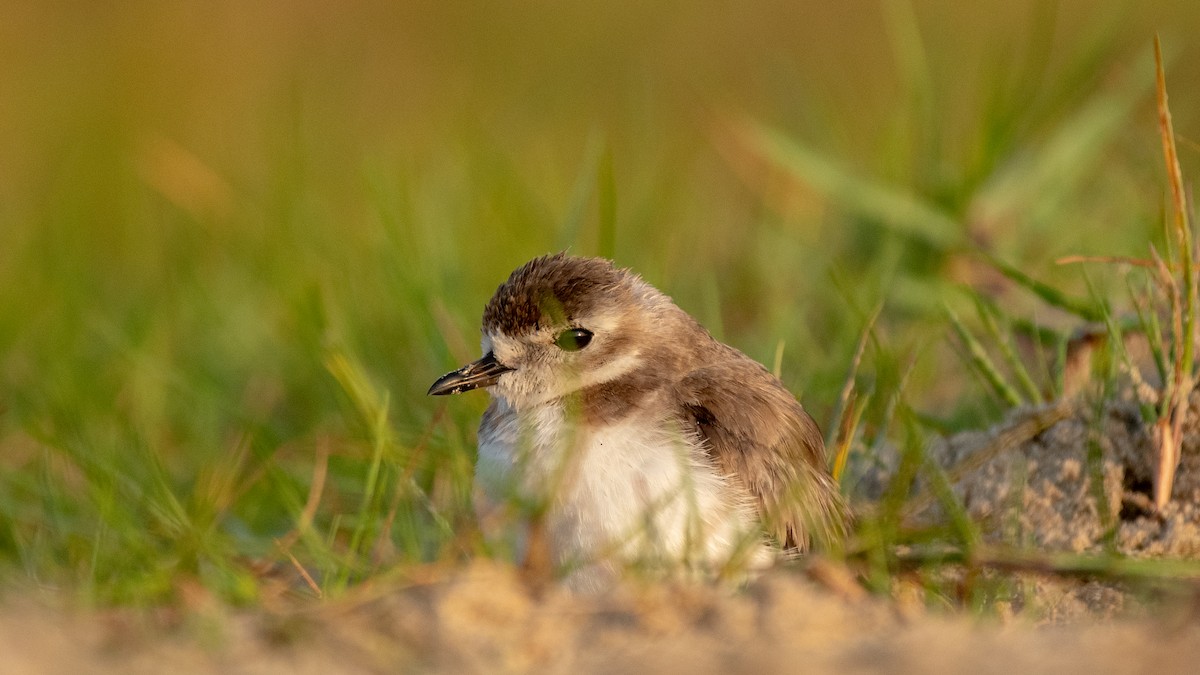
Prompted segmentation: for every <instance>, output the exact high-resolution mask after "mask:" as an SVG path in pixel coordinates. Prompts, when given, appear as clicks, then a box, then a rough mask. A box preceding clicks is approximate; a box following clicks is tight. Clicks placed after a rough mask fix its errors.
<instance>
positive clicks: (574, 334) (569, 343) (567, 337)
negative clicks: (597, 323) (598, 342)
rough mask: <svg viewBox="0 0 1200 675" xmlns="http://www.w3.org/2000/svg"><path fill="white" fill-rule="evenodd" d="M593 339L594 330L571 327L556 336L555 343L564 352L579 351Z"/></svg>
mask: <svg viewBox="0 0 1200 675" xmlns="http://www.w3.org/2000/svg"><path fill="white" fill-rule="evenodd" d="M591 341H592V331H590V330H588V329H586V328H569V329H567V330H564V331H563V332H561V333H559V334H558V335H557V336H555V338H554V344H556V345H558V348H559V349H561V350H563V351H564V352H577V351H579V350H580V349H583V348H584V347H586V346H588V343H589V342H591Z"/></svg>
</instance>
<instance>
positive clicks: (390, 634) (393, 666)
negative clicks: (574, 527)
mask: <svg viewBox="0 0 1200 675" xmlns="http://www.w3.org/2000/svg"><path fill="white" fill-rule="evenodd" d="M164 624H165V627H164ZM0 653H2V654H3V655H4V656H3V659H2V661H0V671H3V672H5V673H10V672H11V673H82V672H92V673H200V672H221V673H284V672H287V673H329V672H347V673H396V672H445V673H494V672H546V673H568V672H593V673H626V672H661V673H675V672H680V673H684V672H686V673H763V672H838V673H858V672H890V673H939V672H971V673H1012V672H1053V673H1085V672H1087V673H1097V672H1102V673H1142V672H1154V673H1184V672H1195V667H1196V666H1195V664H1196V663H1200V623H1198V622H1197V621H1196V620H1195V618H1194V616H1189V614H1188V613H1187V612H1181V611H1178V608H1176V611H1172V612H1168V613H1166V614H1165V615H1163V616H1159V617H1155V618H1141V619H1138V620H1120V619H1119V620H1115V621H1106V622H1101V623H1096V622H1086V621H1085V622H1083V623H1075V624H1069V625H1049V626H1046V625H1043V626H1034V625H1031V624H1028V623H1023V622H1021V621H1014V622H1011V623H1008V624H1002V623H1000V622H998V621H995V620H991V621H981V620H977V619H971V618H968V617H964V616H961V615H960V616H944V615H937V614H933V613H928V612H925V611H920V610H916V611H914V610H909V611H902V610H901V609H900V605H898V604H896V603H894V602H886V601H883V600H879V599H877V598H858V599H848V598H846V597H843V596H839V595H838V594H835V593H833V592H831V591H829V590H828V589H827V588H823V587H819V586H818V585H816V584H814V583H813V582H812V581H810V580H807V579H805V578H804V577H803V576H802V575H799V574H796V573H794V572H791V573H789V572H787V571H783V572H777V573H773V574H770V575H768V576H767V577H765V578H763V579H760V580H759V581H757V582H755V583H754V584H753V585H752V586H751V587H750V588H748V589H746V590H744V591H742V592H738V593H731V592H729V591H727V590H719V589H715V588H711V587H694V586H693V587H667V586H656V587H648V588H638V589H632V588H625V589H620V590H618V591H615V592H613V593H611V594H608V595H604V596H600V597H591V598H579V597H571V596H568V595H566V594H564V593H561V592H557V591H550V592H548V593H547V594H546V595H544V596H542V597H540V598H538V599H534V597H533V596H532V595H531V594H530V593H529V592H528V590H527V589H526V587H525V585H524V584H523V583H521V581H520V580H519V579H518V577H517V576H516V575H515V574H513V573H512V571H511V570H509V569H506V568H503V567H499V566H493V565H490V564H485V563H478V564H475V565H472V566H470V567H468V568H466V569H464V570H460V571H459V572H458V573H456V574H454V575H453V576H452V577H450V578H448V579H444V580H441V581H438V582H432V583H421V584H412V585H409V586H407V587H404V588H399V589H396V588H393V589H392V590H390V591H388V592H386V593H379V594H378V596H377V597H374V598H367V597H358V598H354V599H353V600H346V601H339V602H338V603H336V604H331V605H323V606H320V607H317V608H314V609H313V610H311V611H307V612H305V611H301V612H295V613H286V614H265V613H261V612H260V613H255V614H245V615H238V614H214V615H196V616H191V617H190V618H188V619H186V620H185V621H184V622H183V623H176V622H174V621H171V620H164V618H163V617H161V616H158V617H156V616H154V615H153V614H145V613H133V612H104V613H78V612H67V611H62V610H52V609H49V608H47V607H46V606H44V605H31V604H22V603H15V604H14V603H10V604H9V606H8V609H7V610H6V611H5V612H4V613H3V614H0Z"/></svg>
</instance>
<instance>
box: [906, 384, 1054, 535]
mask: <svg viewBox="0 0 1200 675" xmlns="http://www.w3.org/2000/svg"><path fill="white" fill-rule="evenodd" d="M1074 409H1075V406H1074V404H1073V403H1071V402H1070V401H1059V402H1057V403H1055V404H1053V405H1051V406H1048V407H1045V408H1040V409H1037V410H1035V411H1033V412H1031V413H1029V414H1028V415H1024V416H1022V417H1021V419H1019V420H1017V421H1016V422H1014V423H1012V424H1010V425H1009V426H1007V427H1005V428H1004V429H1002V430H1001V431H1000V432H998V433H997V434H996V435H995V436H993V437H992V440H991V441H989V442H988V444H987V445H985V446H984V447H982V448H980V449H979V450H978V451H976V452H974V453H973V454H971V456H969V457H967V458H966V459H964V460H963V461H961V462H959V463H958V464H956V465H955V466H953V467H951V468H950V469H949V470H947V471H946V479H947V481H948V482H949V483H950V484H951V485H954V484H956V483H958V481H960V480H962V479H963V477H964V476H966V475H967V474H969V473H971V472H972V471H974V470H976V469H978V468H979V467H981V466H983V465H984V464H987V463H988V462H990V461H992V460H993V459H995V458H996V457H999V456H1000V455H1001V454H1003V453H1005V452H1007V451H1009V450H1012V449H1013V448H1017V447H1020V446H1021V445H1022V444H1024V443H1025V442H1026V441H1028V440H1029V439H1031V438H1033V437H1034V436H1037V435H1038V434H1040V433H1042V432H1043V431H1045V430H1047V429H1049V428H1050V427H1052V426H1054V425H1055V424H1058V423H1059V422H1061V421H1063V420H1065V419H1066V418H1068V417H1070V416H1071V413H1072V412H1074ZM934 499H935V496H934V495H933V494H931V493H930V492H929V491H928V490H923V491H922V492H921V493H919V494H917V495H916V496H915V497H913V498H912V499H910V500H909V502H908V504H906V505H905V509H904V511H905V516H906V517H911V516H915V515H917V514H918V513H920V512H921V511H924V510H925V509H926V508H928V507H929V506H930V505H931V504H932V503H933V501H934Z"/></svg>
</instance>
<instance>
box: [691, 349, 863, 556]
mask: <svg viewBox="0 0 1200 675" xmlns="http://www.w3.org/2000/svg"><path fill="white" fill-rule="evenodd" d="M731 351H732V350H731ZM677 393H678V395H679V400H681V401H682V402H683V408H682V410H681V411H680V414H681V415H682V416H683V419H684V421H685V423H690V424H694V425H695V428H696V429H697V430H698V431H699V433H700V435H701V437H702V438H703V439H704V441H705V443H706V444H707V446H708V450H709V452H710V453H711V455H712V457H713V459H714V461H715V462H716V464H717V465H718V466H719V467H720V468H721V469H722V470H723V471H725V472H726V473H727V474H728V475H730V476H732V477H734V478H735V479H736V481H737V482H738V483H740V485H741V487H743V488H744V489H745V490H746V491H747V492H749V493H750V495H751V496H752V497H753V498H754V500H755V501H756V503H757V506H758V510H759V515H760V517H761V518H762V522H763V526H764V527H765V528H766V530H767V532H768V533H769V534H771V535H773V536H774V537H775V538H777V539H778V540H779V542H780V544H782V545H783V546H784V547H785V548H795V549H799V550H805V549H807V548H808V546H809V545H810V543H814V542H815V543H817V544H820V545H823V546H828V545H829V544H831V543H833V542H836V541H839V540H841V539H842V538H843V537H844V536H845V532H846V509H845V506H844V504H843V501H842V497H841V494H840V493H839V492H838V488H837V484H836V483H835V482H834V481H833V478H832V477H831V476H830V475H829V472H828V470H827V468H826V464H825V461H826V460H825V444H824V442H823V441H822V440H821V432H820V430H819V429H818V428H817V424H816V422H814V421H813V419H812V417H810V416H809V415H808V413H807V412H805V411H804V408H803V407H801V406H800V404H799V403H798V402H797V401H796V398H795V397H794V396H792V394H791V392H789V391H788V390H787V389H786V388H785V387H784V386H783V384H782V383H780V382H779V380H778V379H776V378H775V377H774V376H773V375H771V374H770V373H769V372H767V370H766V369H765V368H763V367H762V366H761V365H759V364H758V363H756V362H754V361H753V360H751V359H750V358H748V357H746V356H743V355H742V354H741V353H738V352H735V353H734V354H731V358H729V359H727V360H723V361H721V362H719V363H716V364H714V365H710V366H706V367H704V368H701V369H698V370H695V371H693V372H692V373H691V374H689V375H688V376H687V377H685V378H684V379H683V380H681V381H680V382H679V384H678V392H677Z"/></svg>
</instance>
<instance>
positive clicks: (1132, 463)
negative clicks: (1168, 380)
mask: <svg viewBox="0 0 1200 675" xmlns="http://www.w3.org/2000/svg"><path fill="white" fill-rule="evenodd" d="M1193 405H1195V406H1200V398H1196V399H1194V400H1193ZM1198 419H1200V418H1198ZM926 451H927V453H928V457H929V458H930V459H932V460H934V461H935V462H936V463H937V464H938V465H939V466H941V467H942V468H943V469H944V471H945V475H946V476H947V477H948V478H949V479H950V482H951V484H952V486H953V491H954V494H955V495H957V497H958V499H959V502H960V503H961V505H962V506H963V507H965V510H966V511H967V512H968V513H969V514H970V515H971V516H972V517H973V519H974V520H975V521H976V522H977V523H978V524H979V527H980V533H981V534H982V536H983V538H984V541H985V544H996V545H999V544H1003V543H1007V544H1014V543H1015V544H1021V545H1024V546H1025V547H1026V550H1034V551H1040V552H1045V553H1046V554H1047V555H1049V554H1052V553H1054V552H1061V553H1063V554H1067V555H1070V554H1073V553H1090V552H1096V553H1100V552H1108V553H1113V552H1115V553H1119V554H1122V555H1123V556H1124V558H1125V559H1126V560H1134V561H1137V560H1142V559H1159V558H1182V559H1195V558H1197V557H1200V433H1197V429H1196V426H1195V425H1193V426H1192V427H1190V428H1188V429H1186V433H1185V442H1184V448H1183V458H1182V462H1181V465H1180V470H1179V474H1178V477H1177V480H1176V483H1175V488H1174V492H1173V500H1172V502H1171V504H1170V505H1168V507H1167V508H1166V509H1165V510H1164V511H1163V512H1162V513H1161V514H1155V513H1153V512H1152V509H1150V508H1149V504H1150V496H1149V491H1150V484H1151V479H1150V458H1152V456H1153V455H1152V447H1151V444H1150V435H1149V433H1148V432H1147V429H1146V427H1145V425H1144V424H1143V423H1142V422H1141V415H1140V413H1139V412H1138V406H1137V403H1136V401H1132V400H1129V401H1119V402H1117V403H1114V404H1111V405H1109V406H1107V407H1105V408H1103V409H1100V410H1095V409H1091V408H1089V407H1088V406H1086V405H1083V404H1073V405H1059V406H1049V407H1046V408H1041V409H1028V410H1021V411H1016V412H1014V413H1013V414H1012V415H1011V416H1010V417H1009V419H1007V420H1005V421H1004V422H1003V423H1002V424H1000V425H997V426H996V427H995V428H994V429H991V430H989V431H986V432H970V433H964V434H959V435H956V436H954V437H951V438H948V439H944V440H942V441H939V442H937V443H934V444H933V445H932V446H931V447H929V448H927V449H926ZM898 455H899V453H892V456H891V457H890V458H888V457H887V456H886V453H885V462H884V464H885V466H882V467H878V466H876V467H873V468H871V469H869V470H866V471H862V472H860V474H859V476H858V477H857V479H856V485H857V490H858V492H859V493H860V496H862V495H867V496H871V495H876V496H877V495H878V494H879V493H880V492H881V491H882V489H883V488H884V486H885V485H886V480H885V477H886V476H888V475H890V473H889V469H890V467H889V466H888V464H889V463H890V466H892V467H894V466H895V465H896V464H897V463H898V462H899V461H900V460H899V457H898ZM928 488H929V486H928V485H921V484H918V486H917V487H916V492H917V497H916V499H915V500H914V502H913V503H914V504H915V507H912V508H910V509H909V511H908V513H907V514H906V515H907V517H908V518H909V519H910V521H911V522H912V523H915V524H920V523H930V522H934V521H937V520H939V519H942V518H944V517H945V516H944V515H943V514H942V513H941V511H942V510H943V508H942V505H943V504H945V503H946V502H945V500H944V499H942V500H940V501H939V500H938V499H934V498H932V497H929V496H927V495H925V493H924V492H922V491H923V490H926V489H928ZM931 494H932V491H931ZM1010 562H1011V561H1010ZM1025 562H1028V561H1025ZM997 567H998V568H1000V567H1003V566H997ZM1016 567H1017V569H1022V570H1023V571H1022V572H1021V573H1018V574H1015V575H1011V576H1010V577H1006V578H1009V579H1011V581H1012V585H1011V588H1012V591H1013V592H1012V594H1011V597H1008V598H993V601H992V604H991V605H989V606H988V607H987V608H986V610H985V611H982V612H980V613H978V614H977V615H972V614H970V613H968V612H966V611H965V610H961V609H958V610H953V609H945V610H939V609H938V608H937V607H936V606H935V605H933V604H932V603H930V602H929V598H928V596H926V595H925V594H924V592H923V591H922V587H921V584H920V583H919V580H907V581H906V580H904V579H903V578H901V580H900V582H899V583H896V584H895V589H896V590H895V591H894V593H893V597H891V598H886V597H879V596H871V595H867V594H866V593H864V592H863V591H862V590H861V586H859V585H858V584H857V583H856V582H855V581H854V580H853V579H852V578H850V577H848V576H847V573H846V572H845V571H844V570H843V568H841V567H839V566H835V565H832V564H829V563H822V562H821V561H820V560H818V559H810V560H808V561H805V562H802V563H800V564H798V565H795V566H792V567H784V568H780V569H776V570H773V571H771V572H770V573H768V574H766V575H764V576H763V577H761V578H759V579H757V580H755V581H754V582H752V583H750V584H749V585H748V586H747V587H745V588H741V589H736V590H734V589H728V588H722V587H715V586H708V585H674V584H663V583H660V584H637V583H634V582H628V583H626V584H625V585H622V586H620V587H618V588H616V589H614V590H612V591H611V592H608V593H604V594H600V595H590V596H580V595H571V594H569V593H567V592H566V591H564V590H562V589H559V588H557V587H554V586H547V587H542V588H540V589H535V588H533V587H531V585H530V584H528V583H526V582H525V581H524V580H523V579H522V577H521V575H520V574H519V572H518V571H517V570H515V569H513V568H512V567H509V566H505V565H502V564H499V563H494V562H488V561H476V562H473V563H471V564H468V565H466V566H463V567H458V568H455V569H448V570H424V571H416V572H414V571H410V572H409V575H410V576H408V577H406V578H402V579H390V580H379V581H377V582H373V583H371V584H367V585H364V586H363V587H361V588H359V589H357V590H356V591H354V593H353V594H351V595H350V596H349V597H345V598H341V599H338V600H336V601H331V602H324V603H321V602H309V603H301V604H300V605H298V606H297V605H296V604H295V603H292V604H290V605H289V607H288V608H286V609H271V608H269V607H266V608H259V609H257V610H255V611H253V612H249V611H241V612H239V611H236V610H231V609H228V608H224V607H222V606H220V605H218V604H217V603H211V602H197V603H192V607H191V609H189V610H186V611H176V612H168V611H163V610H160V611H158V612H152V611H135V610H108V611H97V610H91V611H86V610H79V609H71V608H66V607H64V606H62V605H59V604H56V603H55V602H54V601H53V599H52V598H51V599H50V600H47V599H46V598H41V599H39V600H37V601H31V600H29V599H28V596H26V599H20V598H16V599H14V598H11V597H10V598H9V599H8V600H6V601H5V602H4V606H5V608H6V609H5V610H4V611H0V654H3V655H4V656H3V659H2V660H0V671H2V672H13V673H76V672H93V673H110V672H111V673H117V672H120V673H161V672H173V673H196V672H222V673H284V672H286V673H329V672H348V673H358V672H362V673H395V672H445V673H495V672H546V673H568V672H571V673H574V672H594V673H625V672H662V673H673V672H686V673H689V674H695V673H762V672H786V671H801V672H838V673H857V672H881V671H886V672H889V673H931V672H972V673H993V672H994V673H1010V672H1054V673H1076V672H1078V673H1085V672H1086V673H1095V672H1104V673H1141V672H1155V673H1174V672H1179V673H1184V672H1194V671H1195V668H1196V666H1195V664H1196V663H1200V601H1198V600H1200V594H1197V592H1196V588H1197V587H1196V585H1195V582H1194V581H1189V580H1180V579H1178V578H1173V579H1172V581H1171V583H1169V584H1162V583H1159V584H1158V585H1154V584H1150V585H1146V584H1130V583H1125V582H1120V581H1114V579H1116V578H1118V577H1117V576H1115V575H1105V574H1092V575H1087V574H1077V573H1076V574H1071V575H1063V574H1047V573H1046V571H1047V570H1039V569H1037V567H1036V565H1029V566H1027V567H1025V568H1022V567H1021V566H1020V565H1017V566H1016ZM1076 572H1078V570H1076ZM418 573H419V574H420V575H421V576H420V577H417V576H413V575H416V574H418ZM994 573H995V574H999V573H1000V572H998V571H997V572H994ZM1005 573H1011V568H1009V569H1008V570H1006V571H1005Z"/></svg>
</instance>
